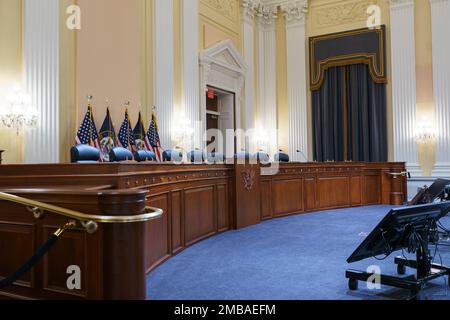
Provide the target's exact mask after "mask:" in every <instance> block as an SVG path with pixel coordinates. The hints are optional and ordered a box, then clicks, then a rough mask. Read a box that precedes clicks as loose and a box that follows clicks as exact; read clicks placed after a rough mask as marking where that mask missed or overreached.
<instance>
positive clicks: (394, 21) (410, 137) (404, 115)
mask: <svg viewBox="0 0 450 320" xmlns="http://www.w3.org/2000/svg"><path fill="white" fill-rule="evenodd" d="M390 10H391V59H392V99H393V122H394V159H395V161H406V162H407V167H408V170H409V171H410V172H411V173H412V174H413V175H414V176H421V175H422V170H421V169H420V165H419V162H418V153H417V145H416V141H415V132H414V128H415V126H416V57H415V38H414V1H412V0H408V1H391V7H390Z"/></svg>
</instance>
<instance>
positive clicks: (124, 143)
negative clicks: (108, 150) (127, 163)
mask: <svg viewBox="0 0 450 320" xmlns="http://www.w3.org/2000/svg"><path fill="white" fill-rule="evenodd" d="M118 138H119V146H121V147H122V148H125V149H128V150H130V151H131V152H135V151H136V150H135V144H134V134H133V128H132V127H131V121H130V116H129V115H128V109H127V110H125V119H124V120H123V122H122V126H121V127H120V131H119V136H118Z"/></svg>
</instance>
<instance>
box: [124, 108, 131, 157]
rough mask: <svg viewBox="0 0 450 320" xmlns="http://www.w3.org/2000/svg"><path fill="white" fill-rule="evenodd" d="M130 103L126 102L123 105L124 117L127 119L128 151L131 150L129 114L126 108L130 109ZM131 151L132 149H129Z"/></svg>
mask: <svg viewBox="0 0 450 320" xmlns="http://www.w3.org/2000/svg"><path fill="white" fill-rule="evenodd" d="M130 104H131V103H130V101H128V100H126V101H125V103H124V105H125V115H126V118H127V119H128V123H127V140H128V150H130V148H131V141H130V122H131V121H130V114H129V113H128V108H129V107H130ZM131 149H132V148H131Z"/></svg>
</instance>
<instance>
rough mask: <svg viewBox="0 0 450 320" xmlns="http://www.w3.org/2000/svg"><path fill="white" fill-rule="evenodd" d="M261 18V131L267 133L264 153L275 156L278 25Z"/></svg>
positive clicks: (259, 37)
mask: <svg viewBox="0 0 450 320" xmlns="http://www.w3.org/2000/svg"><path fill="white" fill-rule="evenodd" d="M274 20H275V18H274V17H273V18H272V19H271V20H270V19H267V18H260V19H259V24H258V51H259V53H258V78H259V79H258V84H259V112H258V114H259V116H258V121H257V122H258V124H257V125H258V126H259V129H262V130H265V131H266V132H267V136H266V140H267V141H266V142H265V145H264V146H262V147H263V149H264V151H265V152H267V153H269V155H274V154H275V153H276V152H277V151H278V137H277V136H273V135H274V134H275V130H276V129H277V80H276V79H277V77H276V71H277V70H276V63H277V60H276V24H275V21H274Z"/></svg>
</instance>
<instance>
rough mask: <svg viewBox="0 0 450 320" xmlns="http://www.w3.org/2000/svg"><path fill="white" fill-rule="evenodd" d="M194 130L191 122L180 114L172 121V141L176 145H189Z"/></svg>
mask: <svg viewBox="0 0 450 320" xmlns="http://www.w3.org/2000/svg"><path fill="white" fill-rule="evenodd" d="M193 134H194V128H193V127H192V122H191V120H190V119H189V118H188V117H186V115H185V114H183V113H182V114H180V115H179V116H177V117H176V118H175V119H174V123H173V127H172V140H173V142H174V143H176V144H177V145H186V144H190V142H191V139H192V135H193Z"/></svg>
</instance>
